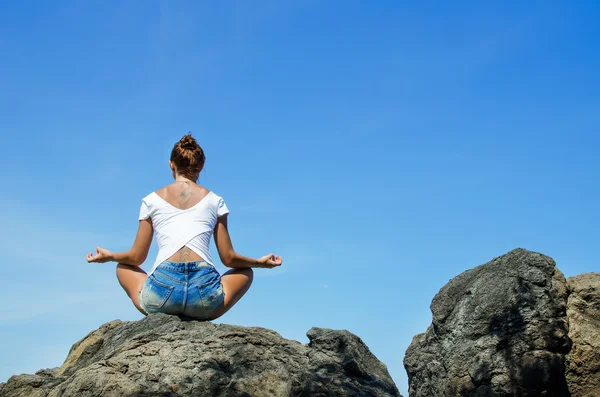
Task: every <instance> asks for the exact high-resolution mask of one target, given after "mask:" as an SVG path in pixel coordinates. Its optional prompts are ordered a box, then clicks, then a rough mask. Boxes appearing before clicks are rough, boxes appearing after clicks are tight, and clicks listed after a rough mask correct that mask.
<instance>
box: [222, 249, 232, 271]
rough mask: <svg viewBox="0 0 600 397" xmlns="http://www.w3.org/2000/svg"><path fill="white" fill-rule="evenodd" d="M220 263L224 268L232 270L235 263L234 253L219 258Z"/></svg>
mask: <svg viewBox="0 0 600 397" xmlns="http://www.w3.org/2000/svg"><path fill="white" fill-rule="evenodd" d="M221 262H223V265H225V266H226V267H230V268H233V265H234V262H235V252H231V253H229V254H227V255H223V256H221Z"/></svg>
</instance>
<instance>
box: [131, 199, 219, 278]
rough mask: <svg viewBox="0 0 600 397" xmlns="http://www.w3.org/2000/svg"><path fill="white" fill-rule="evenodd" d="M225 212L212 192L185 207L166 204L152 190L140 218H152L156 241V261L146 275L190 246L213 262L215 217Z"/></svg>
mask: <svg viewBox="0 0 600 397" xmlns="http://www.w3.org/2000/svg"><path fill="white" fill-rule="evenodd" d="M228 213H229V210H228V209H227V206H226V205H225V202H224V201H223V199H222V198H221V197H219V196H217V195H216V194H214V193H213V192H209V193H208V194H207V195H206V196H205V197H204V198H203V199H202V200H200V201H199V202H198V203H197V204H196V205H194V206H192V207H190V208H188V209H185V210H183V209H180V208H177V207H175V206H173V205H171V204H169V203H168V202H167V201H166V200H165V199H163V198H162V197H160V196H159V195H158V194H156V193H155V192H153V193H150V194H149V195H147V196H146V197H144V198H143V199H142V207H141V208H140V217H139V219H140V220H144V219H148V218H151V220H152V226H153V227H154V232H155V233H156V241H157V243H158V255H157V258H156V262H154V266H152V269H151V270H150V272H149V273H148V275H150V274H152V272H154V270H155V269H156V268H157V267H158V265H160V264H161V263H162V262H164V261H165V260H167V259H169V258H170V257H171V256H172V255H173V254H175V253H176V252H177V251H179V250H180V249H181V248H183V247H188V248H190V249H191V250H192V251H194V252H195V253H197V254H198V255H200V257H201V258H203V259H204V260H205V261H206V262H208V263H210V264H211V265H213V262H212V258H211V257H210V253H209V252H208V245H209V244H210V238H211V236H212V234H213V231H214V230H215V226H216V225H217V218H218V217H220V216H223V215H225V214H228Z"/></svg>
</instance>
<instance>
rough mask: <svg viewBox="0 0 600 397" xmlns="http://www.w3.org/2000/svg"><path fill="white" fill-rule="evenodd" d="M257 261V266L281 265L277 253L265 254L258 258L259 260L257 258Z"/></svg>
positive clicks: (272, 266)
mask: <svg viewBox="0 0 600 397" xmlns="http://www.w3.org/2000/svg"><path fill="white" fill-rule="evenodd" d="M257 262H258V263H259V264H260V266H259V267H266V268H269V269H271V268H274V267H277V266H281V263H282V262H283V260H282V259H281V257H280V256H279V255H275V254H269V255H265V256H263V257H262V258H260V259H259V260H257Z"/></svg>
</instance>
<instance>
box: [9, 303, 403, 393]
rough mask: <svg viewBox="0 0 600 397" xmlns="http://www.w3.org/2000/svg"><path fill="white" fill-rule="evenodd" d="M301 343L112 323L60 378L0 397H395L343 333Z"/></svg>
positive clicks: (85, 344)
mask: <svg viewBox="0 0 600 397" xmlns="http://www.w3.org/2000/svg"><path fill="white" fill-rule="evenodd" d="M307 335H308V338H309V340H310V343H309V344H308V345H303V344H301V343H300V342H296V341H290V340H286V339H283V338H282V337H281V336H279V335H278V334H277V333H275V332H274V331H271V330H268V329H263V328H257V327H240V326H233V325H225V324H212V323H208V322H196V321H182V320H180V319H179V318H178V317H175V316H168V315H164V314H156V315H151V316H148V317H146V318H145V319H143V320H140V321H136V322H121V321H113V322H111V323H108V324H105V325H103V326H102V327H100V328H99V329H98V330H96V331H94V332H92V333H90V334H89V335H87V336H86V337H85V338H83V339H82V340H81V341H79V342H77V343H76V344H75V345H73V347H72V348H71V351H70V353H69V355H68V357H67V359H66V360H65V363H64V364H63V366H62V367H61V368H60V369H54V370H43V371H38V373H36V374H35V375H19V376H13V377H12V378H10V379H9V380H8V382H7V383H6V384H5V385H4V386H0V396H6V397H9V396H10V397H12V396H23V397H24V396H28V397H29V396H44V397H46V396H48V397H58V396H63V397H68V396H77V397H86V396H118V397H128V396H136V397H142V396H210V397H212V396H256V397H261V396H386V397H387V396H400V394H399V392H398V389H397V388H396V386H395V385H394V383H393V381H392V379H391V377H390V375H389V373H388V371H387V369H386V367H385V365H383V364H382V363H381V362H380V361H379V360H377V358H376V357H375V356H374V355H373V354H371V352H370V351H369V349H368V348H367V346H366V345H365V344H364V343H363V342H362V341H361V340H360V338H358V337H357V336H355V335H353V334H351V333H350V332H348V331H333V330H328V329H321V328H312V329H311V330H310V331H309V332H308V334H307Z"/></svg>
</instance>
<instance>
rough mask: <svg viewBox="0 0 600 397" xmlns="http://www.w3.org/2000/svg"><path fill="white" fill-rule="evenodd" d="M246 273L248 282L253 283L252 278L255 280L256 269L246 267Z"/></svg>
mask: <svg viewBox="0 0 600 397" xmlns="http://www.w3.org/2000/svg"><path fill="white" fill-rule="evenodd" d="M244 274H245V275H246V277H248V284H252V280H254V270H252V269H251V268H246V269H244Z"/></svg>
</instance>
